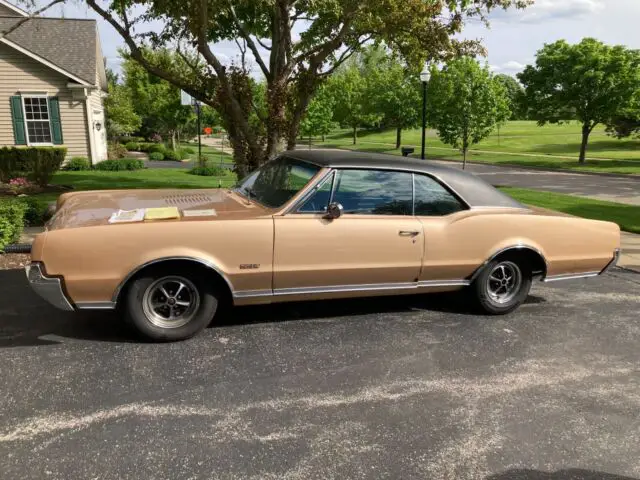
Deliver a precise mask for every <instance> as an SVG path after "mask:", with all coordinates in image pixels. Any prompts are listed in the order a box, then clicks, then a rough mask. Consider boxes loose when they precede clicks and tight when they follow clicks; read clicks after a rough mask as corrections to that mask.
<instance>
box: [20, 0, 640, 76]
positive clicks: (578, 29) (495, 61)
mask: <svg viewBox="0 0 640 480" xmlns="http://www.w3.org/2000/svg"><path fill="white" fill-rule="evenodd" d="M9 1H11V0H9ZM81 3H82V2H75V3H69V4H65V5H64V6H56V7H54V8H53V9H52V10H51V12H50V13H49V14H48V15H50V16H65V17H68V18H73V17H76V18H97V15H96V14H94V13H93V12H92V11H90V10H89V9H87V7H83V6H81V5H80V4H81ZM638 19H640V0H536V1H535V4H534V6H532V7H529V8H528V9H526V10H524V11H522V10H514V9H512V10H508V11H506V12H503V11H496V12H495V13H493V14H492V15H491V25H490V28H489V29H487V28H486V27H485V26H484V24H482V23H480V22H478V21H473V22H470V23H468V24H467V25H466V27H465V29H464V31H463V33H462V35H461V36H462V37H464V38H471V39H481V40H482V41H483V44H484V46H485V47H486V49H487V50H488V57H487V59H486V61H487V62H488V63H489V65H490V66H491V69H492V70H493V71H494V72H496V73H506V74H509V75H515V74H516V73H518V72H519V71H521V70H522V69H523V68H524V67H525V66H526V65H527V64H531V63H533V62H534V61H535V53H536V51H537V50H539V49H540V48H541V47H542V46H543V45H544V44H545V43H551V42H554V41H556V40H559V39H566V40H567V41H569V42H570V43H576V42H579V41H580V40H581V39H582V38H584V37H594V38H597V39H599V40H601V41H603V42H605V43H608V44H623V45H627V46H628V47H630V48H637V49H640V34H639V33H638V25H639V21H638ZM98 29H99V31H100V38H101V42H102V49H103V53H104V55H105V57H106V58H107V65H108V66H109V67H110V68H113V69H115V70H116V71H117V70H118V69H119V68H118V66H119V59H118V54H117V48H118V47H120V46H122V45H123V42H122V40H121V39H120V37H119V36H118V34H117V33H116V32H115V31H114V30H113V29H112V28H111V26H110V25H108V24H107V23H106V22H104V21H102V20H101V19H98ZM214 47H215V48H214V52H215V53H216V54H218V55H219V56H220V58H221V59H222V60H224V61H226V62H228V61H230V60H231V59H232V58H234V57H235V56H236V54H237V48H236V46H235V43H233V42H223V43H221V44H216V45H215V46H214Z"/></svg>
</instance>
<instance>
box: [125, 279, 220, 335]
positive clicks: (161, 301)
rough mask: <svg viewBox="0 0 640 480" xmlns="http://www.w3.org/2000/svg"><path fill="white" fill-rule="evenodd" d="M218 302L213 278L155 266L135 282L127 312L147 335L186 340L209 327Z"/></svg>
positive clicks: (129, 317) (139, 329) (135, 324)
mask: <svg viewBox="0 0 640 480" xmlns="http://www.w3.org/2000/svg"><path fill="white" fill-rule="evenodd" d="M218 304H219V295H218V294H217V292H216V290H215V288H214V287H213V284H212V282H210V281H208V280H207V279H206V278H205V277H204V276H203V275H201V274H199V272H197V271H187V270H185V271H182V270H180V271H174V272H168V271H163V270H153V271H149V272H146V273H143V274H142V275H141V276H140V277H138V278H136V279H135V280H134V281H133V282H132V283H131V286H130V288H129V289H128V291H127V298H126V316H127V319H128V320H129V322H130V323H131V324H132V325H133V326H134V327H135V328H136V330H138V332H139V333H141V334H142V335H143V336H144V337H146V338H147V339H150V340H154V341H176V340H184V339H187V338H190V337H192V336H194V335H196V334H197V333H199V332H201V331H202V330H203V329H204V328H206V327H207V325H208V324H209V323H210V322H211V320H212V319H213V316H214V315H215V313H216V310H217V308H218Z"/></svg>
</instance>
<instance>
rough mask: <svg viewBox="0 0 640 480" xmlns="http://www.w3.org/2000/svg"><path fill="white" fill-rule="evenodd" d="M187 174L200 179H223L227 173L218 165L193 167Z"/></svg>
mask: <svg viewBox="0 0 640 480" xmlns="http://www.w3.org/2000/svg"><path fill="white" fill-rule="evenodd" d="M188 173H190V174H191V175H199V176H201V177H223V176H224V175H225V174H226V173H227V171H226V170H225V169H224V168H222V167H220V166H218V165H211V164H208V165H205V166H204V167H193V168H192V169H191V170H189V172H188Z"/></svg>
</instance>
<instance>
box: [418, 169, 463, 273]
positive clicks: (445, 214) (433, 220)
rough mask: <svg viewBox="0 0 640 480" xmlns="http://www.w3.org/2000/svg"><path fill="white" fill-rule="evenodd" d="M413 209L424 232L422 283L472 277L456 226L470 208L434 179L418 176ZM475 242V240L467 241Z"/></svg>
mask: <svg viewBox="0 0 640 480" xmlns="http://www.w3.org/2000/svg"><path fill="white" fill-rule="evenodd" d="M414 209H415V215H416V218H418V220H419V221H420V222H421V223H422V225H423V231H424V260H423V266H422V271H421V272H420V278H419V280H420V281H421V282H429V281H438V280H462V279H464V278H465V277H466V276H467V275H468V274H469V268H472V267H470V265H469V262H468V260H467V259H468V255H467V252H465V251H464V250H461V249H460V248H459V240H461V239H460V238H456V234H455V233H454V231H455V229H454V228H453V227H454V226H456V225H458V224H459V223H460V220H461V217H462V216H466V211H467V210H468V207H467V206H466V205H465V204H464V203H463V202H462V200H460V199H459V198H458V197H457V196H456V195H455V194H454V193H453V192H452V191H450V190H449V189H448V188H447V187H446V186H444V185H443V184H441V183H440V182H439V181H438V180H436V179H435V178H432V177H430V176H428V175H423V174H419V173H416V174H415V176H414ZM464 240H465V241H472V242H473V241H476V239H468V238H467V239H464Z"/></svg>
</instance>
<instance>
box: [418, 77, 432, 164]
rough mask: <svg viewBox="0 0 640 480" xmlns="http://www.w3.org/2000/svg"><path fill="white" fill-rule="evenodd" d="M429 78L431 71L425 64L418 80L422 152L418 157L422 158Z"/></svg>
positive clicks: (425, 141)
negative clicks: (420, 88) (420, 94)
mask: <svg viewBox="0 0 640 480" xmlns="http://www.w3.org/2000/svg"><path fill="white" fill-rule="evenodd" d="M430 78H431V72H430V71H429V67H428V66H427V67H425V69H424V70H423V71H422V73H420V81H422V153H421V155H420V158H421V159H422V160H424V159H425V156H424V155H425V148H426V143H427V83H428V82H429V79H430Z"/></svg>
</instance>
